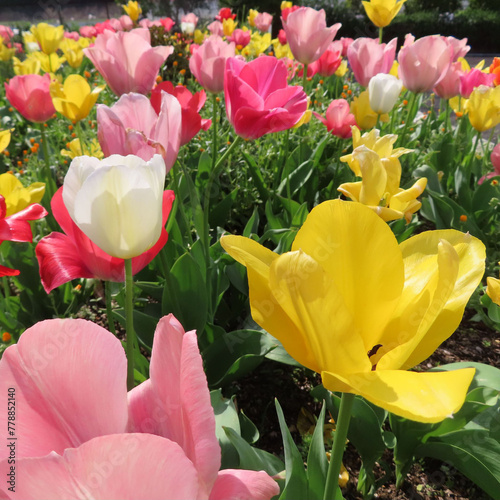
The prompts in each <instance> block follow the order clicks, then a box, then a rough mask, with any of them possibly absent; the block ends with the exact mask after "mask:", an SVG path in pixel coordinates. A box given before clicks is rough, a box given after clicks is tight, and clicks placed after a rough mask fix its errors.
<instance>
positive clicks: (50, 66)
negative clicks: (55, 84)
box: [30, 52, 66, 73]
mask: <svg viewBox="0 0 500 500" xmlns="http://www.w3.org/2000/svg"><path fill="white" fill-rule="evenodd" d="M30 58H34V59H36V60H38V61H39V62H40V67H41V68H42V71H43V72H45V73H54V72H55V71H57V70H58V69H59V68H60V67H61V65H62V64H63V63H64V62H66V58H65V57H59V56H58V55H57V54H56V53H55V52H54V53H53V54H45V53H44V52H32V53H31V54H30Z"/></svg>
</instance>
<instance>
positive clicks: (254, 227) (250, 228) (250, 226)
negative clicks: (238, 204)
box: [243, 207, 259, 238]
mask: <svg viewBox="0 0 500 500" xmlns="http://www.w3.org/2000/svg"><path fill="white" fill-rule="evenodd" d="M258 231H259V210H258V208H257V207H255V208H254V209H253V213H252V216H251V217H250V219H248V222H247V223H246V226H245V229H243V236H246V237H247V238H248V237H250V235H251V234H257V233H258Z"/></svg>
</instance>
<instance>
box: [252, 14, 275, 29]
mask: <svg viewBox="0 0 500 500" xmlns="http://www.w3.org/2000/svg"><path fill="white" fill-rule="evenodd" d="M254 23H255V27H256V28H257V29H258V30H259V31H260V32H262V33H267V32H268V31H269V28H270V27H271V24H272V23H273V16H272V15H271V14H268V13H267V12H260V13H259V14H258V15H257V16H256V17H255V19H254Z"/></svg>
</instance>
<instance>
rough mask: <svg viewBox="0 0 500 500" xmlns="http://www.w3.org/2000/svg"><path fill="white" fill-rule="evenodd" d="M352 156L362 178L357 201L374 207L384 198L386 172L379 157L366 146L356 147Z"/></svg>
mask: <svg viewBox="0 0 500 500" xmlns="http://www.w3.org/2000/svg"><path fill="white" fill-rule="evenodd" d="M352 156H353V158H354V160H355V161H357V162H358V163H359V167H360V169H361V177H362V178H363V180H362V183H361V192H360V195H359V201H360V202H361V203H363V204H364V205H371V206H374V207H376V206H378V205H379V204H380V201H381V200H382V198H383V197H384V193H385V192H386V185H387V172H386V170H385V168H384V167H383V165H382V162H381V161H380V157H379V155H378V154H377V153H375V152H374V151H372V150H371V149H368V148H367V147H366V146H359V147H357V148H356V149H355V150H354V152H353V154H352Z"/></svg>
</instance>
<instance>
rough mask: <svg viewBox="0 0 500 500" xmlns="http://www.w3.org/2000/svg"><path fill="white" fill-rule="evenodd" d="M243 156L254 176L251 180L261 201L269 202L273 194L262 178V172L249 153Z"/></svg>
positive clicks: (243, 152) (243, 153) (244, 153)
mask: <svg viewBox="0 0 500 500" xmlns="http://www.w3.org/2000/svg"><path fill="white" fill-rule="evenodd" d="M241 154H242V155H243V158H244V159H245V161H246V163H247V165H248V168H249V170H250V173H251V175H252V179H251V180H252V183H253V184H254V185H255V187H256V188H257V191H258V192H259V195H260V197H261V199H262V200H267V199H268V198H269V197H270V194H271V193H270V192H269V189H268V188H267V186H266V183H265V182H264V177H262V172H261V171H260V168H259V167H258V165H257V163H256V162H255V160H254V159H253V157H252V156H250V155H249V154H248V153H246V152H245V151H242V152H241Z"/></svg>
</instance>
